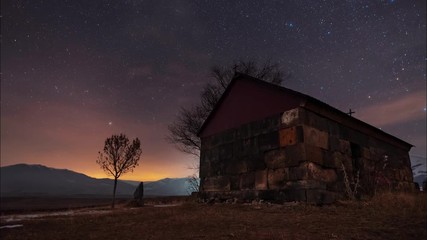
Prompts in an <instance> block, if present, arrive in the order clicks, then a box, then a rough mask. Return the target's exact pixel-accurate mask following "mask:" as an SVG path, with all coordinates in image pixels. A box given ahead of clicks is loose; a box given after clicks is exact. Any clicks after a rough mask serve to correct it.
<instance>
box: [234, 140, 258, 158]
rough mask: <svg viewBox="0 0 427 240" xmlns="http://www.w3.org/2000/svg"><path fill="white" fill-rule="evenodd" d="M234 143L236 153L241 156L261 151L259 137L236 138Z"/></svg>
mask: <svg viewBox="0 0 427 240" xmlns="http://www.w3.org/2000/svg"><path fill="white" fill-rule="evenodd" d="M234 145H235V148H234V149H236V154H235V155H236V156H239V157H244V156H250V155H253V154H258V153H259V149H258V138H257V137H252V138H245V139H239V140H236V143H235V144H234Z"/></svg>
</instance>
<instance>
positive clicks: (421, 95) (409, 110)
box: [358, 91, 426, 127]
mask: <svg viewBox="0 0 427 240" xmlns="http://www.w3.org/2000/svg"><path fill="white" fill-rule="evenodd" d="M425 107H426V92H425V91H418V92H414V93H411V94H409V95H406V96H403V97H401V98H398V99H394V100H391V101H387V102H382V103H378V104H375V105H371V106H367V107H365V108H361V109H359V111H358V118H359V119H361V120H363V121H365V122H367V123H369V124H372V125H374V126H377V127H385V126H390V125H395V124H401V123H406V122H410V121H414V120H419V119H422V118H425V116H426V111H425Z"/></svg>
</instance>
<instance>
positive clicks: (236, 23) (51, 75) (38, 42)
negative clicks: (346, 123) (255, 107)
mask: <svg viewBox="0 0 427 240" xmlns="http://www.w3.org/2000/svg"><path fill="white" fill-rule="evenodd" d="M1 5H2V7H1V10H2V23H1V24H2V26H1V27H2V44H1V69H2V70H1V71H2V75H1V76H2V79H1V166H6V165H11V164H16V163H39V164H43V165H47V166H50V167H55V168H67V169H71V170H74V171H78V172H82V173H85V174H88V175H90V176H93V177H106V175H105V174H104V172H102V170H101V169H100V168H99V166H97V165H96V162H95V160H96V158H97V153H98V151H100V150H101V149H102V148H103V144H104V140H105V139H106V138H107V137H109V136H111V135H112V134H119V133H125V134H126V135H127V136H128V137H130V138H135V137H138V138H140V140H141V143H142V156H141V160H140V166H139V167H137V168H136V169H135V171H134V173H133V174H126V175H124V176H123V177H122V178H123V179H133V180H156V179H160V178H164V177H185V176H187V175H190V174H192V172H193V171H192V170H190V169H188V167H189V166H191V165H192V164H193V163H194V162H196V161H197V159H194V157H192V156H189V155H185V154H183V153H180V152H178V151H177V150H175V148H174V147H173V146H172V145H170V144H168V143H167V142H166V141H165V137H166V135H167V134H168V132H167V125H168V124H170V123H171V122H172V121H173V120H174V119H175V117H176V114H177V113H178V110H179V109H180V107H189V106H192V105H193V104H196V103H197V102H198V100H199V93H200V91H201V89H202V87H203V85H204V84H205V83H207V82H209V81H210V77H209V69H210V68H211V67H212V66H213V65H228V64H230V63H232V62H233V61H235V60H239V59H243V60H247V59H250V60H257V61H258V62H264V61H267V60H270V61H272V62H277V63H278V64H280V66H281V67H282V69H283V70H284V71H285V72H289V73H291V78H289V79H287V80H286V81H285V82H284V83H283V86H286V87H288V88H291V89H293V90H296V91H299V92H302V93H305V94H308V95H311V96H313V97H315V98H318V99H319V100H321V101H324V102H326V103H328V104H330V105H332V106H334V107H336V108H338V109H340V110H342V111H348V109H349V108H351V109H352V110H354V111H355V112H356V113H355V114H354V115H353V116H354V117H356V118H359V119H361V120H363V121H366V122H367V123H369V124H372V125H374V126H376V127H378V128H381V129H382V130H384V131H386V132H388V133H390V134H392V135H395V136H397V137H399V138H401V139H403V140H405V141H407V142H409V143H411V144H413V145H415V147H414V148H413V149H412V150H411V152H410V154H411V155H414V156H421V157H424V158H425V156H426V11H425V9H426V2H425V1H422V0H419V1H411V0H405V1H403V0H402V1H399V0H388V1H317V0H316V1H314V0H313V1H297V0H295V1H186V0H170V1H158V0H156V1H142V0H141V1H138V0H129V1H106V0H105V1H100V0H96V1H82V0H73V1H54V0H47V1H40V0H31V1H3V0H2V1H1Z"/></svg>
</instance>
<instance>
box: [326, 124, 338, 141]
mask: <svg viewBox="0 0 427 240" xmlns="http://www.w3.org/2000/svg"><path fill="white" fill-rule="evenodd" d="M328 133H329V137H331V136H333V137H335V138H339V135H340V128H339V125H338V124H337V123H335V122H332V121H329V122H328Z"/></svg>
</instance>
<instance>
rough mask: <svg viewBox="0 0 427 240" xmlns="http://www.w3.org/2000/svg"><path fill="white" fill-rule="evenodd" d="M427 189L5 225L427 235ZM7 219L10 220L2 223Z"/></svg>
mask: <svg viewBox="0 0 427 240" xmlns="http://www.w3.org/2000/svg"><path fill="white" fill-rule="evenodd" d="M426 217H427V195H426V194H417V195H408V194H383V195H380V196H376V197H375V198H374V199H372V201H369V202H368V201H363V202H350V201H346V202H339V203H338V204H335V205H331V206H323V207H317V206H312V205H305V204H288V205H268V204H258V205H239V204H214V205H206V204H197V203H190V202H186V203H184V204H183V205H181V206H177V207H165V208H157V207H152V206H151V207H150V206H147V207H143V208H138V209H126V208H122V209H117V210H115V211H113V212H110V213H107V214H103V215H82V216H66V217H49V218H45V219H39V220H28V221H22V222H20V224H23V225H24V227H22V228H16V229H1V230H0V233H1V239H36V240H37V239H245V240H248V239H427V230H426V224H427V219H426ZM2 225H4V223H2Z"/></svg>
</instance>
